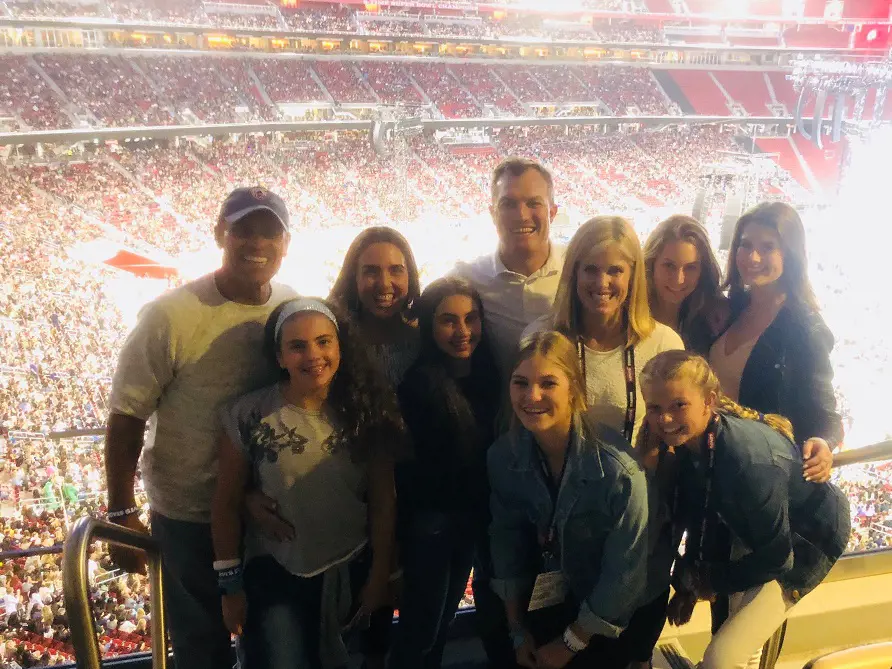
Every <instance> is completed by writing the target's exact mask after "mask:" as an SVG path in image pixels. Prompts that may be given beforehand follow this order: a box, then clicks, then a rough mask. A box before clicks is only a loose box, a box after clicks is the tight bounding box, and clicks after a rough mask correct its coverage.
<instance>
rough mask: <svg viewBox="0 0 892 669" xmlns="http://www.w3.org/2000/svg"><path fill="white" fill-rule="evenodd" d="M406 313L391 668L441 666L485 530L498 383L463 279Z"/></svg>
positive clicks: (435, 290) (472, 294) (430, 291)
mask: <svg viewBox="0 0 892 669" xmlns="http://www.w3.org/2000/svg"><path fill="white" fill-rule="evenodd" d="M412 312H413V315H414V316H415V317H417V319H418V330H419V333H420V336H421V355H420V357H419V358H418V360H417V361H416V362H415V363H414V364H413V365H412V367H410V368H409V371H408V372H407V373H406V376H405V378H404V379H403V382H402V383H401V384H400V386H399V390H398V393H397V394H398V397H399V401H400V408H401V409H402V413H403V418H404V419H405V421H406V425H407V427H408V428H409V434H410V435H411V438H412V443H413V446H414V457H413V458H412V459H410V460H408V461H406V462H403V463H400V464H399V465H398V466H397V478H396V480H397V496H398V499H399V513H400V528H401V530H402V532H401V540H400V548H401V557H402V565H403V591H404V594H403V597H402V601H401V603H400V623H399V636H398V638H397V641H396V644H395V645H394V649H393V654H392V656H391V666H392V667H394V669H397V668H398V669H439V667H440V665H441V663H442V657H443V647H444V645H445V642H446V633H447V632H448V630H449V624H450V623H451V622H452V619H453V617H454V616H455V612H456V610H457V608H458V605H459V603H460V602H461V598H462V596H463V595H464V592H465V587H466V586H467V583H468V576H469V575H470V573H471V564H472V562H473V559H474V552H475V547H476V546H477V545H478V543H479V542H480V541H483V540H485V537H486V530H487V527H488V516H489V514H488V501H489V486H488V483H487V479H486V451H487V448H488V447H489V445H490V444H491V443H492V441H493V440H494V438H495V417H496V413H497V411H498V404H499V385H500V382H499V373H498V370H497V368H496V363H495V359H494V358H493V355H492V351H491V350H490V348H489V345H488V342H487V340H486V335H485V334H484V330H483V324H484V315H483V305H482V303H481V300H480V295H479V294H478V293H477V291H476V290H475V289H474V288H472V287H471V285H470V284H468V283H467V282H466V281H464V280H463V279H457V278H446V279H439V280H437V281H434V282H433V283H432V284H431V285H429V286H428V287H427V289H425V291H424V293H423V294H422V295H421V297H420V298H418V299H417V300H416V301H415V305H414V307H413V310H412Z"/></svg>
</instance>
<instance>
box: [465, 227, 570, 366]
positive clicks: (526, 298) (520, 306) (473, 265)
mask: <svg viewBox="0 0 892 669" xmlns="http://www.w3.org/2000/svg"><path fill="white" fill-rule="evenodd" d="M564 250H565V249H564V248H563V247H562V246H558V245H557V244H554V243H552V244H551V252H550V253H549V254H548V260H546V261H545V264H544V265H543V266H542V267H541V268H540V269H538V270H536V271H535V272H533V273H532V274H530V275H529V276H524V275H523V274H518V273H517V272H512V271H511V270H509V269H508V268H507V267H505V263H503V262H502V259H501V258H500V257H499V252H498V251H496V252H495V253H493V254H492V255H486V256H481V257H479V258H477V259H476V260H473V261H471V262H469V263H466V262H459V263H458V264H457V265H456V266H455V268H454V269H453V270H452V272H450V274H451V275H452V276H457V277H460V278H462V279H465V280H466V281H468V282H469V283H470V284H471V285H472V286H474V288H476V289H477V292H479V293H480V297H481V299H482V300H483V310H484V324H485V327H486V333H487V335H488V336H489V341H490V346H492V348H493V353H494V354H495V356H496V362H497V364H498V365H499V369H500V371H501V372H502V373H503V375H504V376H507V375H508V373H509V372H510V370H509V369H508V368H509V366H510V365H511V364H512V363H513V361H514V355H515V354H516V353H517V345H518V342H519V341H520V335H521V333H522V332H523V331H524V328H526V327H527V326H528V325H529V324H530V323H532V322H533V321H534V320H536V319H537V318H539V317H541V316H543V315H544V314H546V313H548V311H549V310H550V309H551V306H552V304H553V303H554V296H555V294H556V293H557V289H558V283H559V281H560V278H561V269H562V268H563V265H564Z"/></svg>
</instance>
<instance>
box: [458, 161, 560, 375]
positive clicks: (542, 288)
mask: <svg viewBox="0 0 892 669" xmlns="http://www.w3.org/2000/svg"><path fill="white" fill-rule="evenodd" d="M491 191H492V201H491V202H490V205H489V211H490V214H491V215H492V220H493V223H494V224H495V226H496V231H497V232H498V235H499V247H498V249H497V250H496V252H495V253H493V254H490V255H485V256H481V257H480V258H477V259H476V260H474V261H472V262H470V263H464V262H460V263H458V264H457V265H456V267H455V269H454V270H453V271H452V274H453V275H454V276H459V277H461V278H463V279H466V280H468V281H469V282H470V283H471V284H472V285H473V286H474V287H475V288H476V289H477V291H478V292H479V293H480V297H481V298H482V300H483V310H484V312H485V324H486V329H487V334H488V335H489V339H490V344H491V346H492V347H493V350H494V351H495V353H496V358H497V362H498V364H499V369H500V370H501V371H502V373H503V375H505V376H506V377H507V375H508V373H509V372H510V371H511V370H509V369H508V366H509V365H510V364H511V362H512V359H513V357H514V354H515V353H516V351H517V344H518V342H519V340H520V335H521V333H522V332H523V330H524V328H525V327H526V326H527V325H529V324H530V323H532V322H533V321H534V320H536V319H537V318H539V317H540V316H542V315H543V314H545V313H546V312H548V310H549V309H550V308H551V305H552V302H554V295H555V293H556V292H557V287H558V281H559V280H560V276H561V267H562V265H563V261H564V258H563V249H562V248H559V247H556V246H555V245H554V244H552V243H551V240H550V239H549V232H550V229H551V221H552V220H553V219H554V216H555V214H557V209H558V207H557V205H556V204H555V203H554V182H553V180H552V177H551V174H550V173H549V171H548V170H547V169H546V168H545V167H543V166H542V165H540V164H539V163H537V162H536V161H534V160H529V159H527V158H507V159H505V160H503V161H502V162H501V163H500V164H499V165H498V167H496V169H495V170H494V171H493V175H492V184H491Z"/></svg>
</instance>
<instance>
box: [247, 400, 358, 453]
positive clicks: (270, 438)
mask: <svg viewBox="0 0 892 669" xmlns="http://www.w3.org/2000/svg"><path fill="white" fill-rule="evenodd" d="M239 433H240V434H241V435H242V439H243V441H244V442H245V443H247V444H249V446H250V452H251V460H252V461H253V462H254V464H255V465H259V464H260V463H261V462H263V461H264V460H266V461H267V462H271V463H274V462H277V461H278V460H279V454H280V453H282V451H285V450H288V449H290V451H291V454H292V455H303V453H304V451H305V450H306V447H307V444H308V443H309V441H310V440H309V439H308V438H307V437H305V436H303V435H302V434H299V433H298V432H297V428H293V427H292V428H289V427H284V426H283V427H282V429H281V431H279V430H276V428H275V427H274V426H273V425H270V424H269V423H268V422H266V421H264V420H263V417H262V416H261V415H260V412H259V411H252V412H251V414H250V415H249V416H248V418H247V420H244V421H240V422H239ZM344 445H345V439H344V434H343V432H342V431H340V430H338V431H335V432H332V433H331V434H330V435H328V437H326V439H325V441H323V442H322V450H323V451H325V452H326V453H328V454H329V455H335V454H336V453H339V452H340V451H341V449H342V448H343V447H344Z"/></svg>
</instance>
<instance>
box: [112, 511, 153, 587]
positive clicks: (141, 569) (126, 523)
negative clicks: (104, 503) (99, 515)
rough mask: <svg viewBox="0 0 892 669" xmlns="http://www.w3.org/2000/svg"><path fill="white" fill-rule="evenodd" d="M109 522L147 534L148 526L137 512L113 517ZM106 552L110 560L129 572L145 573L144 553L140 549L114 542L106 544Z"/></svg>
mask: <svg viewBox="0 0 892 669" xmlns="http://www.w3.org/2000/svg"><path fill="white" fill-rule="evenodd" d="M109 522H112V523H114V524H115V525H120V526H121V527H127V528H129V529H131V530H135V531H137V532H143V533H145V534H149V528H147V527H146V526H145V525H143V524H142V521H141V520H140V519H139V514H136V513H132V514H130V515H129V516H124V517H123V518H115V519H114V520H111V521H109ZM108 554H109V556H111V559H112V562H114V563H115V564H116V565H118V566H119V567H120V568H121V569H123V570H124V571H126V572H127V573H129V574H145V573H146V554H145V552H143V551H141V550H136V549H133V548H127V547H126V546H118V545H116V544H109V545H108Z"/></svg>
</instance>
